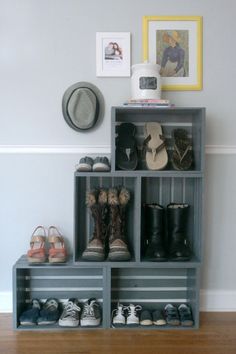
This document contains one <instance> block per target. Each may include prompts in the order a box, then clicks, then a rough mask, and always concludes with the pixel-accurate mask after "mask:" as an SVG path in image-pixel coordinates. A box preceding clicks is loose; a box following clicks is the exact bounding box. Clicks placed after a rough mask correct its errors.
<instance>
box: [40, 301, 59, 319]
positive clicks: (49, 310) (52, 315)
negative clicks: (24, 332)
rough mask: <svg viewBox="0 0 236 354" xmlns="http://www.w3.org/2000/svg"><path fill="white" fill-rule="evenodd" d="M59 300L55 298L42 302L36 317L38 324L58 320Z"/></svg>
mask: <svg viewBox="0 0 236 354" xmlns="http://www.w3.org/2000/svg"><path fill="white" fill-rule="evenodd" d="M59 317H60V313H59V302H58V300H57V299H54V298H50V299H47V300H46V302H45V303H44V304H43V308H42V310H41V311H40V314H39V318H38V325H50V324H54V323H56V322H57V321H58V320H59Z"/></svg>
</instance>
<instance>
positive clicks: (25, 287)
mask: <svg viewBox="0 0 236 354" xmlns="http://www.w3.org/2000/svg"><path fill="white" fill-rule="evenodd" d="M106 272H107V271H106V268H104V267H99V266H97V265H96V266H95V265H93V266H90V267H77V266H75V265H74V264H73V263H72V262H68V263H67V264H65V265H50V264H46V263H45V264H43V265H29V264H28V262H27V258H26V257H25V256H22V257H21V258H20V259H19V261H18V262H16V264H15V266H14V268H13V313H14V318H13V323H14V328H15V329H55V328H62V327H59V326H58V325H57V324H56V325H53V326H51V325H50V326H27V327H25V326H20V323H19V316H20V314H21V313H22V312H23V311H24V309H25V308H26V307H27V305H28V304H29V302H30V301H31V299H33V298H37V299H39V300H40V301H41V302H42V303H44V302H45V301H46V299H48V298H50V297H54V298H57V299H58V300H59V302H60V305H61V308H62V307H63V304H65V303H66V302H67V300H68V299H69V298H71V297H75V298H78V299H79V301H80V304H81V305H83V303H84V302H85V301H86V300H87V299H89V298H91V297H95V298H96V299H97V300H98V302H99V303H100V305H101V308H102V312H103V315H102V319H103V321H102V324H101V326H100V328H105V327H106V326H107V318H106V316H105V315H104V312H105V308H104V307H103V303H104V299H105V300H106V294H107V290H106V283H107V276H106ZM106 312H107V311H106Z"/></svg>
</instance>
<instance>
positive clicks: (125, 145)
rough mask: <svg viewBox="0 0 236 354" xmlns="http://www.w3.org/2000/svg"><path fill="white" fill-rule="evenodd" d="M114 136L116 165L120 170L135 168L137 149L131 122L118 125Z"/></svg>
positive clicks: (133, 127)
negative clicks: (116, 134) (116, 133)
mask: <svg viewBox="0 0 236 354" xmlns="http://www.w3.org/2000/svg"><path fill="white" fill-rule="evenodd" d="M117 131H118V136H117V138H116V165H117V168H119V169H121V170H135V169H136V167H137V165H138V150H137V144H136V140H135V132H136V127H135V125H134V124H132V123H122V124H121V125H120V126H118V129H117Z"/></svg>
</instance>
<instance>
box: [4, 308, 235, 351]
mask: <svg viewBox="0 0 236 354" xmlns="http://www.w3.org/2000/svg"><path fill="white" fill-rule="evenodd" d="M39 353H40V354H94V353H101V354H236V312H235V313H222V312H218V313H214V312H211V313H209V312H208V313H202V314H201V326H200V329H199V330H188V331H179V330H178V331H174V330H172V331H169V330H140V331H139V330H90V331H87V330H86V331H85V330H83V331H79V330H78V331H68V330H66V331H62V330H61V331H59V332H52V331H48V332H43V331H37V332H35V331H34V332H33V331H31V332H30V331H27V332H25V331H13V330H12V320H11V315H9V314H0V354H39Z"/></svg>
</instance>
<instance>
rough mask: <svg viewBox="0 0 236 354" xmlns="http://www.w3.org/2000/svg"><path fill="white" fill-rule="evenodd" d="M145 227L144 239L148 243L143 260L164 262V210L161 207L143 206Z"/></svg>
mask: <svg viewBox="0 0 236 354" xmlns="http://www.w3.org/2000/svg"><path fill="white" fill-rule="evenodd" d="M145 225H146V230H145V231H146V239H147V242H148V246H147V249H146V252H145V258H148V260H150V261H157V262H163V261H166V260H167V257H166V251H165V242H164V241H165V234H164V208H163V207H162V206H161V205H159V204H146V205H145Z"/></svg>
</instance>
